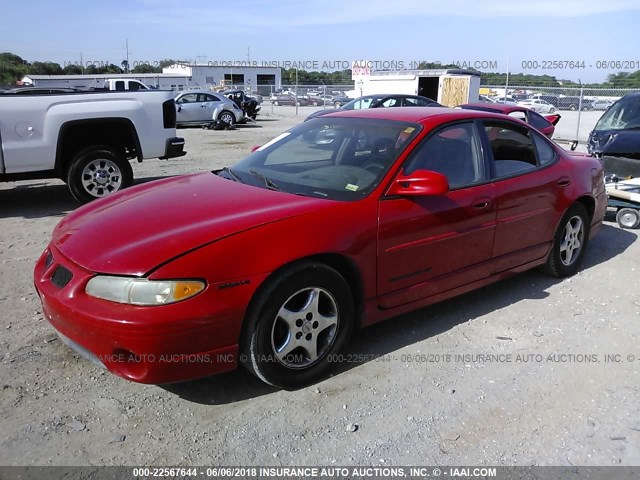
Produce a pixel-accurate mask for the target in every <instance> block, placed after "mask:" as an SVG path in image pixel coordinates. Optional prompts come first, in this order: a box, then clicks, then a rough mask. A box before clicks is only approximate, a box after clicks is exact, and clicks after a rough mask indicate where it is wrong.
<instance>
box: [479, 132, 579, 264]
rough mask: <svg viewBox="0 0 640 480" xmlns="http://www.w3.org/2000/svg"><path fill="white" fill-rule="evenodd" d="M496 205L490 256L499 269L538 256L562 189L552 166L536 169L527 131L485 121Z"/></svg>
mask: <svg viewBox="0 0 640 480" xmlns="http://www.w3.org/2000/svg"><path fill="white" fill-rule="evenodd" d="M485 131H486V133H487V138H488V140H489V143H490V148H489V150H490V154H491V155H492V157H493V158H492V162H493V175H494V181H495V194H496V204H497V225H496V237H495V242H494V247H493V257H494V258H496V265H495V271H496V272H500V271H503V270H508V269H510V268H513V267H516V266H518V265H523V264H525V263H528V262H531V261H534V260H537V259H539V258H541V257H543V256H544V255H545V254H546V252H547V251H548V249H549V246H550V243H551V240H552V238H553V234H554V231H555V228H556V223H557V222H558V220H559V214H558V212H557V211H556V208H555V205H556V201H557V199H558V198H559V197H560V196H562V190H563V189H564V188H565V187H566V185H565V184H564V183H563V181H562V180H563V176H562V175H559V174H558V172H557V171H556V169H554V168H541V165H540V161H539V158H538V155H537V150H536V148H535V146H534V143H533V139H532V135H535V134H534V133H533V132H531V131H530V130H529V129H527V128H524V127H520V126H510V125H506V124H491V123H487V124H486V128H485Z"/></svg>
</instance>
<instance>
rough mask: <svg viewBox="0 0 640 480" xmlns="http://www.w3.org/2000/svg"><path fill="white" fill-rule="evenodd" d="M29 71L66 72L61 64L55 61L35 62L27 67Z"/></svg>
mask: <svg viewBox="0 0 640 480" xmlns="http://www.w3.org/2000/svg"><path fill="white" fill-rule="evenodd" d="M27 71H28V73H31V74H32V75H62V74H63V73H64V71H63V70H62V67H61V66H60V64H58V63H54V62H33V63H31V65H29V66H28V67H27Z"/></svg>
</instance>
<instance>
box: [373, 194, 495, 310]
mask: <svg viewBox="0 0 640 480" xmlns="http://www.w3.org/2000/svg"><path fill="white" fill-rule="evenodd" d="M493 188H494V187H493V184H485V185H478V186H475V187H471V188H467V189H460V190H455V191H452V192H449V193H448V194H447V195H446V196H442V197H421V198H416V199H406V198H399V199H389V200H384V201H381V202H380V210H379V222H380V223H379V237H378V245H379V247H378V257H379V264H378V265H379V270H378V292H379V294H380V295H381V296H382V298H381V301H380V305H381V306H382V307H383V308H391V307H394V306H398V305H402V304H405V303H409V302H412V301H415V300H419V299H421V298H425V297H429V296H431V295H435V294H437V293H441V292H444V291H446V290H450V289H452V288H455V287H458V286H461V285H465V284H467V283H471V282H473V281H475V280H479V279H481V278H485V277H487V276H489V275H490V274H491V271H492V270H493V267H492V263H491V261H490V259H491V252H492V248H493V238H494V230H495V218H496V211H495V202H494V193H493ZM385 295H386V298H385V297H384V296H385Z"/></svg>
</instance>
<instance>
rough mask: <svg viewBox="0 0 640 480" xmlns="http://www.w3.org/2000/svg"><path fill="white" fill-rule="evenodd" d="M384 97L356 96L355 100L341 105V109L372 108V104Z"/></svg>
mask: <svg viewBox="0 0 640 480" xmlns="http://www.w3.org/2000/svg"><path fill="white" fill-rule="evenodd" d="M383 98H384V97H383V96H377V97H375V96H373V97H360V98H356V99H355V100H351V101H350V102H348V103H345V104H344V105H343V106H342V107H340V110H361V109H363V108H371V105H374V104H376V103H378V102H379V101H380V100H381V99H383Z"/></svg>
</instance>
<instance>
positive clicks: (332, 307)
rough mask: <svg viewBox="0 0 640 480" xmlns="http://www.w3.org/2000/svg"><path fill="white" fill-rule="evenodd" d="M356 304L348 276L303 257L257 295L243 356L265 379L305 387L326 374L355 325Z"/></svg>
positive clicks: (248, 324) (242, 345)
mask: <svg viewBox="0 0 640 480" xmlns="http://www.w3.org/2000/svg"><path fill="white" fill-rule="evenodd" d="M353 317H354V307H353V298H352V296H351V290H350V289H349V286H348V285H347V282H346V281H345V279H344V277H342V275H340V274H339V273H338V272H337V271H335V270H334V269H332V268H330V267H328V266H326V265H324V264H320V263H315V262H302V263H299V264H296V265H293V266H291V267H289V268H287V269H285V270H283V271H282V272H280V273H279V274H276V276H275V277H274V278H272V279H271V280H270V281H269V283H268V284H267V285H266V286H265V288H263V289H261V291H260V292H259V293H258V295H257V297H256V298H255V299H254V301H252V303H251V306H250V308H249V312H248V314H247V319H246V322H247V323H246V324H245V329H244V333H243V339H242V341H241V356H240V361H241V362H242V363H243V364H244V366H245V367H247V368H248V369H249V371H251V372H252V373H253V374H254V375H256V376H257V377H258V378H260V379H261V380H262V381H264V382H266V383H268V384H270V385H273V386H276V387H281V388H289V389H291V388H299V387H302V386H304V385H308V384H309V383H311V382H314V381H316V380H318V379H319V378H321V377H322V376H323V374H324V373H325V372H326V371H327V369H328V368H329V367H330V366H331V360H332V359H331V357H332V355H333V354H335V353H336V352H339V351H340V350H341V349H342V348H343V347H344V345H345V343H346V342H347V340H348V339H349V337H350V335H351V332H352V330H353V323H354V322H353Z"/></svg>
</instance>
